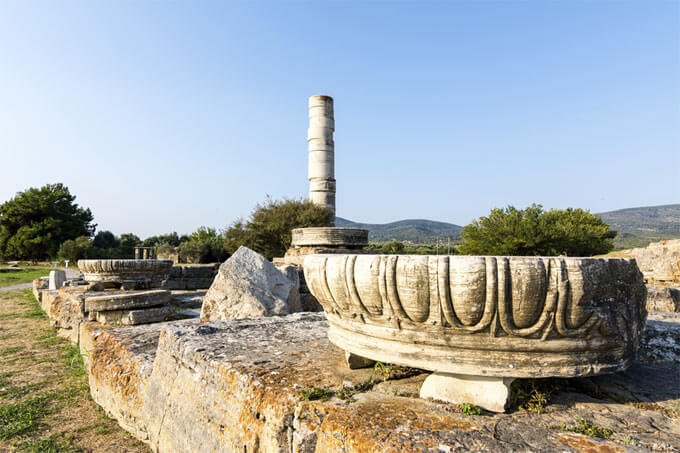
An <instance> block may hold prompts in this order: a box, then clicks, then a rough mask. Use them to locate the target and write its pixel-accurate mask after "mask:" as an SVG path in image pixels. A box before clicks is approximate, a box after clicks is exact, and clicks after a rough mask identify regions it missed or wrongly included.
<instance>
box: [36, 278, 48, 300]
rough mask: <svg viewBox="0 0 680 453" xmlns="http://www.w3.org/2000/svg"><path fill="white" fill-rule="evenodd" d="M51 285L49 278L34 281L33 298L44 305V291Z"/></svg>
mask: <svg viewBox="0 0 680 453" xmlns="http://www.w3.org/2000/svg"><path fill="white" fill-rule="evenodd" d="M49 285H50V282H49V277H40V278H36V279H35V280H33V288H32V289H33V297H35V300H37V301H38V302H40V303H41V304H42V291H43V290H44V289H48V288H49Z"/></svg>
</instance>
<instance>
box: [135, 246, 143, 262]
mask: <svg viewBox="0 0 680 453" xmlns="http://www.w3.org/2000/svg"><path fill="white" fill-rule="evenodd" d="M141 258H142V257H141V249H140V248H139V247H135V259H136V260H139V259H141Z"/></svg>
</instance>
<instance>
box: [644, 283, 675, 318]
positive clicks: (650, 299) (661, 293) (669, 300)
mask: <svg viewBox="0 0 680 453" xmlns="http://www.w3.org/2000/svg"><path fill="white" fill-rule="evenodd" d="M647 310H653V311H670V312H675V313H677V312H680V288H671V287H668V286H652V285H647Z"/></svg>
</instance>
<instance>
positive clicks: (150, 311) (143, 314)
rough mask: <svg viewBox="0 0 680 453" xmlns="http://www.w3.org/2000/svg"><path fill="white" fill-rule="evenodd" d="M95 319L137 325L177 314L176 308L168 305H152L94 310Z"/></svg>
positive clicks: (109, 322) (164, 319)
mask: <svg viewBox="0 0 680 453" xmlns="http://www.w3.org/2000/svg"><path fill="white" fill-rule="evenodd" d="M93 313H94V315H95V321H97V322H100V323H102V324H109V325H114V326H116V325H122V326H135V325H137V324H150V323H154V322H161V321H167V320H169V319H170V318H172V316H173V315H174V314H175V310H174V309H173V308H172V307H170V306H168V305H163V306H161V307H150V308H145V309H142V310H114V311H97V312H93Z"/></svg>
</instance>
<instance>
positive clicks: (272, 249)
mask: <svg viewBox="0 0 680 453" xmlns="http://www.w3.org/2000/svg"><path fill="white" fill-rule="evenodd" d="M332 224H333V212H332V211H331V210H330V209H328V208H324V207H322V206H319V205H316V204H314V203H312V202H311V201H308V200H293V199H283V200H280V201H274V200H272V199H271V198H267V200H266V201H265V202H264V203H263V204H258V205H257V206H256V207H255V210H254V211H253V212H252V213H251V214H250V218H249V219H248V221H247V222H244V221H243V220H237V221H236V222H234V223H233V224H232V225H231V226H230V227H229V228H228V229H227V230H226V231H225V232H224V239H225V241H226V244H225V247H226V250H227V252H229V254H233V253H234V252H235V251H236V250H237V249H238V248H239V247H240V246H242V245H244V246H246V247H248V248H250V249H252V250H254V251H256V252H258V253H261V254H262V255H264V256H265V257H266V258H267V259H270V260H271V259H272V258H274V257H276V256H283V255H284V254H285V253H286V250H288V248H289V247H290V243H291V230H293V229H294V228H306V227H323V226H330V225H332Z"/></svg>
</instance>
